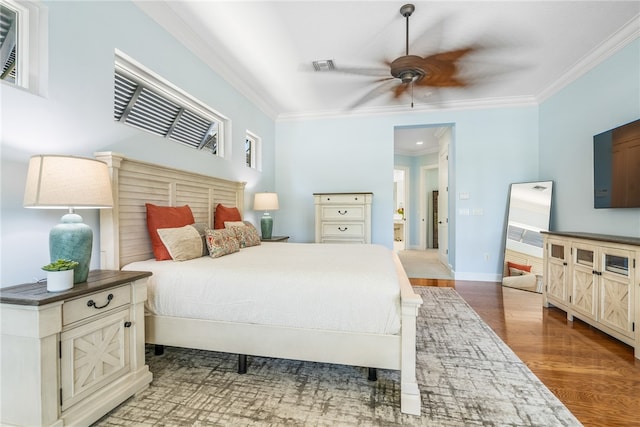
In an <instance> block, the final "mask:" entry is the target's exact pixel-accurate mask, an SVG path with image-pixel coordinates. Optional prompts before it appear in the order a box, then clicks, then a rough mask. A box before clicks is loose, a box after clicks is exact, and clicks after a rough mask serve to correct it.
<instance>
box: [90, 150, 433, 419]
mask: <svg viewBox="0 0 640 427" xmlns="http://www.w3.org/2000/svg"><path fill="white" fill-rule="evenodd" d="M96 158H98V159H99V160H102V161H104V162H105V163H107V165H108V166H109V169H110V173H111V179H112V186H113V194H114V206H113V209H103V210H101V211H100V252H101V265H102V268H104V269H135V270H143V271H152V272H154V275H152V276H151V278H150V281H149V286H148V289H149V290H148V293H149V298H148V307H147V308H148V312H147V313H146V316H145V340H146V342H147V343H149V344H156V345H167V346H177V347H187V348H197V349H202V350H210V351H221V352H228V353H237V354H240V355H253V356H265V357H276V358H284V359H295V360H306V361H314V362H325V363H337V364H344V365H353V366H361V367H367V368H381V369H391V370H399V371H400V388H401V397H400V409H401V411H402V412H403V413H407V414H412V415H420V408H421V399H420V390H419V388H418V385H417V382H416V371H415V363H416V316H417V314H418V309H419V307H420V305H421V304H422V299H421V298H420V296H419V295H417V294H416V293H414V291H413V289H412V288H411V285H410V283H409V279H408V278H407V275H406V273H405V272H404V269H403V268H402V265H401V263H400V261H399V259H398V257H397V256H396V255H395V253H393V252H392V251H390V250H388V249H386V248H384V247H382V246H378V245H353V246H352V245H326V244H315V243H304V244H302V243H269V244H263V245H259V246H255V247H250V248H244V249H241V250H240V251H239V253H237V254H233V255H229V256H225V257H221V258H216V259H213V258H210V257H202V258H198V259H195V260H191V261H183V262H174V261H155V260H153V261H150V260H152V259H153V258H154V255H153V252H152V248H151V243H150V241H149V236H148V232H147V227H146V209H145V203H154V204H156V205H162V206H183V205H189V206H190V208H191V210H192V212H193V216H194V218H195V221H196V222H203V223H207V224H213V219H214V214H215V212H214V210H215V206H216V205H218V204H219V203H220V204H223V205H225V206H235V207H237V208H238V210H239V211H240V212H242V211H243V208H244V206H243V202H244V187H245V184H244V183H242V182H234V181H229V180H224V179H220V178H215V177H210V176H206V175H201V174H196V173H192V172H187V171H182V170H177V169H173V168H167V167H164V166H160V165H154V164H151V163H146V162H142V161H138V160H133V159H128V158H125V157H124V156H122V155H120V154H116V153H112V152H101V153H96ZM304 251H310V252H309V253H308V254H307V256H305V257H303V258H304V259H306V260H307V261H305V262H302V261H301V259H303V258H300V259H296V254H302V253H304ZM354 251H362V252H361V254H359V255H358V258H361V259H362V260H361V262H359V263H356V264H361V265H359V267H358V270H355V271H349V269H348V268H349V266H347V265H346V264H347V263H342V264H345V265H340V266H339V268H338V264H340V260H344V259H347V257H352V256H353V252H354ZM365 256H367V257H370V256H371V257H372V258H370V260H369V261H366V260H365V258H364V257H365ZM265 257H266V258H265ZM309 260H313V261H312V262H309ZM211 262H217V264H216V269H217V270H216V271H222V270H221V266H223V265H226V266H227V270H225V271H227V272H230V273H227V274H228V275H229V276H230V277H231V279H230V278H229V277H224V278H219V279H220V280H218V281H219V284H217V285H216V286H223V287H221V288H218V289H219V290H221V291H220V292H211V291H210V289H209V288H208V287H211V286H212V285H211V284H212V283H213V282H214V280H213V279H212V278H207V277H201V276H206V273H204V274H203V275H201V274H199V273H196V272H194V271H197V269H198V268H200V269H204V271H211V270H212V269H211V267H210V265H211ZM249 262H255V263H257V264H261V265H262V266H268V270H264V271H259V272H257V273H256V271H257V270H256V269H258V268H262V267H261V266H260V265H258V266H255V265H253V266H251V268H239V267H240V266H246V265H247V263H249ZM367 262H368V263H369V264H371V263H375V264H376V265H377V264H380V265H381V266H383V268H382V270H380V271H381V273H378V272H376V273H373V272H372V273H371V274H372V275H373V276H375V275H385V276H388V278H389V279H390V281H391V283H393V284H394V285H393V286H394V287H395V289H391V290H389V288H388V285H383V284H380V285H379V286H380V287H381V288H383V287H384V289H383V290H382V292H381V293H380V292H378V291H376V288H377V287H378V285H375V284H373V281H372V280H373V277H367V276H366V274H367V273H366V263H367ZM287 263H288V264H287ZM305 263H306V264H305ZM330 264H331V265H332V268H326V265H330ZM190 265H195V266H196V267H194V268H195V270H191V267H189V266H190ZM292 266H294V267H292ZM385 266H386V267H385ZM319 267H321V268H319ZM314 270H315V272H313V271H314ZM242 271H244V272H245V273H247V274H246V275H245V276H242V275H240V274H239V273H240V272H242ZM282 271H286V274H282ZM167 272H169V273H168V275H169V276H170V275H171V274H173V276H174V277H182V278H183V279H184V278H185V277H186V279H185V280H183V283H190V286H194V288H193V289H191V290H190V291H188V292H181V293H180V294H179V295H181V296H184V298H183V304H177V306H178V307H180V306H181V305H182V308H176V307H173V308H169V309H168V311H167V310H165V309H161V308H162V307H163V305H167V304H166V299H165V300H164V301H165V302H162V298H163V295H164V297H165V298H167V295H166V293H167V292H170V291H167V290H166V289H171V288H170V285H169V284H167V279H166V277H167ZM312 272H313V274H312ZM251 274H254V276H251ZM256 274H257V276H255V275H256ZM350 274H351V275H354V276H353V277H349V275H350ZM189 275H193V276H189ZM312 275H316V276H318V278H319V280H321V282H320V284H321V285H322V288H320V289H322V292H320V293H316V294H313V295H308V294H307V293H308V292H310V291H306V290H302V287H301V286H298V287H296V282H302V281H304V280H307V279H308V278H309V277H311V276H312ZM355 275H357V276H358V279H359V282H358V283H359V284H358V285H353V283H355V282H356V280H354V277H356V276H355ZM241 276H242V277H241ZM362 279H365V280H362ZM216 280H217V279H216ZM228 280H237V282H234V283H237V286H238V287H242V288H241V289H242V291H241V294H243V295H244V297H243V298H239V299H236V300H230V298H237V297H232V296H230V295H226V294H225V293H224V292H223V290H224V284H225V283H228ZM198 281H202V282H203V283H208V285H206V286H204V285H202V284H201V285H200V286H201V287H200V288H196V283H195V282H198ZM251 282H254V283H259V285H260V286H259V287H258V288H248V287H247V288H244V286H249V285H248V284H249V283H251ZM285 282H288V283H289V285H288V287H285V286H284V284H285ZM191 284H192V285H191ZM299 284H300V283H298V285H299ZM347 284H349V285H348V286H347ZM367 285H369V286H367ZM227 287H228V286H227ZM163 289H165V290H164V291H163ZM203 289H204V290H203ZM207 289H209V290H208V291H207ZM305 289H306V288H305ZM316 289H318V288H316ZM347 291H348V292H347ZM374 291H375V292H374ZM203 292H204V293H212V294H216V295H219V296H220V298H222V299H218V300H215V301H212V302H209V303H207V304H198V303H197V302H198V301H200V299H201V298H200V296H201V295H202V293H203ZM316 292H317V291H316ZM169 295H170V294H169ZM224 298H227V299H226V300H225V299H224ZM320 298H323V299H322V302H321V303H320V301H321V300H320ZM168 299H169V300H171V299H176V298H175V294H174V297H173V298H172V297H171V296H169V297H168ZM304 300H306V301H316V302H317V304H316V311H314V307H313V306H306V307H305V306H304V305H301V304H302V303H301V301H304ZM232 303H233V304H232ZM239 303H242V304H246V305H245V306H243V308H244V309H243V310H240V313H242V314H241V315H239V316H237V317H235V318H234V317H231V318H223V317H220V318H216V317H215V316H213V318H212V316H208V315H206V314H204V313H205V312H215V313H220V312H224V311H225V308H226V307H227V306H229V305H235V304H239ZM345 304H346V305H345ZM346 306H349V307H351V308H352V307H354V306H355V307H358V310H353V309H348V310H347V309H345V307H346ZM159 307H160V308H159ZM318 307H320V308H321V309H318ZM165 308H166V307H165ZM329 308H331V310H333V311H330V312H331V313H332V314H331V315H328V313H329V310H328V309H329ZM372 308H373V310H372ZM185 309H186V311H185ZM171 310H174V311H171ZM175 310H178V311H175ZM179 310H182V311H179ZM237 312H238V311H236V313H237ZM349 312H351V313H349ZM257 313H262V314H261V316H262V317H260V316H258V315H257ZM265 313H267V314H265ZM276 313H277V314H278V315H275V314H276ZM283 313H285V314H286V315H285V316H284V318H283V316H282V314H283ZM354 313H357V317H360V319H356V320H357V321H356V320H354V319H353V318H349V316H352V317H353V314H354ZM376 313H378V316H377V317H376V315H375V314H376ZM380 313H382V315H379V314H380ZM301 314H304V315H302V316H301ZM296 319H297V320H296ZM336 319H339V320H340V322H338V323H336ZM358 325H368V326H358Z"/></svg>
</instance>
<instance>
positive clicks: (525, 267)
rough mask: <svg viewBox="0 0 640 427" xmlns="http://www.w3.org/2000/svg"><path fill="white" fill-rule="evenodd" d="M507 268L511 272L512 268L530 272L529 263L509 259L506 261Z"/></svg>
mask: <svg viewBox="0 0 640 427" xmlns="http://www.w3.org/2000/svg"><path fill="white" fill-rule="evenodd" d="M507 268H508V269H509V272H511V269H512V268H515V269H518V270H522V271H526V272H527V273H531V266H530V265H523V264H516V263H515V262H511V261H507ZM510 275H511V274H510Z"/></svg>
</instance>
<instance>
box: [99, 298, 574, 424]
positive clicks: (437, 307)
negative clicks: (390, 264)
mask: <svg viewBox="0 0 640 427" xmlns="http://www.w3.org/2000/svg"><path fill="white" fill-rule="evenodd" d="M415 289H416V292H418V293H419V294H421V295H422V298H423V300H424V304H423V306H422V307H421V309H420V314H419V316H418V336H417V344H416V346H417V376H418V384H419V387H420V390H421V393H422V416H420V417H415V416H411V415H405V414H402V413H401V412H400V403H399V401H400V381H399V373H398V372H396V371H388V370H378V381H376V382H370V381H368V380H367V372H366V369H365V368H360V367H350V366H341V365H331V364H324V363H311V362H299V361H292V360H281V359H271V358H263V357H249V360H248V373H247V374H245V375H238V374H237V373H236V368H237V365H236V363H237V356H236V355H231V354H225V353H216V352H208V351H200V350H191V349H180V348H174V347H167V348H166V350H165V354H164V355H163V356H154V355H153V349H152V348H150V347H149V348H148V349H147V361H148V363H149V367H150V369H151V371H152V372H153V382H152V383H151V385H150V387H149V388H148V389H146V390H145V391H143V392H141V393H139V394H138V395H136V396H134V397H133V398H131V399H129V400H128V401H126V402H125V403H124V404H122V405H121V406H119V407H118V408H116V409H114V410H113V411H112V412H111V413H109V414H108V415H107V416H105V417H104V418H102V419H101V420H99V421H98V422H97V423H96V425H97V426H191V425H194V426H196V425H199V426H336V425H337V426H395V425H406V426H451V427H453V426H456V427H457V426H545V427H547V426H580V425H581V424H580V423H579V422H578V420H577V419H576V418H575V417H574V416H573V415H572V414H571V413H570V412H569V410H568V409H567V408H566V407H565V406H564V405H563V404H562V403H561V402H560V401H559V400H558V399H557V398H556V397H555V396H554V395H553V394H552V393H551V392H550V391H549V390H548V389H547V388H546V387H545V386H544V385H543V384H542V383H541V382H540V381H539V380H538V378H537V377H535V375H533V373H532V372H531V371H530V370H529V369H528V368H527V367H526V365H525V364H524V363H523V362H522V361H520V359H518V357H517V356H516V355H515V354H514V353H513V352H512V351H511V350H510V349H509V348H508V347H507V346H506V345H505V344H504V343H503V342H502V341H501V340H500V338H498V336H497V335H496V334H495V333H494V332H493V331H492V330H491V329H490V328H489V327H488V326H487V325H486V324H485V323H484V322H483V321H482V319H480V317H479V316H478V315H477V314H476V313H475V311H473V309H472V308H471V307H469V305H468V304H467V303H466V302H465V301H464V300H463V299H462V298H461V297H460V296H459V295H458V293H457V292H456V291H455V290H454V289H451V288H429V287H416V288H415Z"/></svg>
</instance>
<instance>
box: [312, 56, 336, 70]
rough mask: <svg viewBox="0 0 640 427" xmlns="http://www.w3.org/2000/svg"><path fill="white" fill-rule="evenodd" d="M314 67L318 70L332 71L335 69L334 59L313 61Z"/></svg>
mask: <svg viewBox="0 0 640 427" xmlns="http://www.w3.org/2000/svg"><path fill="white" fill-rule="evenodd" d="M313 69H314V70H316V71H331V70H333V69H335V65H334V63H333V59H322V60H318V61H313Z"/></svg>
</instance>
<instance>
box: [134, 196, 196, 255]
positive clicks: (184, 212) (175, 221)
mask: <svg viewBox="0 0 640 427" xmlns="http://www.w3.org/2000/svg"><path fill="white" fill-rule="evenodd" d="M145 206H146V208H147V230H149V238H150V239H151V247H152V248H153V255H154V256H155V257H156V260H158V261H164V260H166V259H171V254H169V251H168V250H167V248H166V247H165V246H164V244H163V243H162V240H161V239H160V236H159V235H158V231H157V230H158V228H177V227H184V226H185V225H191V224H193V223H194V222H196V221H195V220H194V219H193V212H191V208H190V207H189V205H184V206H180V207H173V206H156V205H153V204H151V203H146V204H145Z"/></svg>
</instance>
